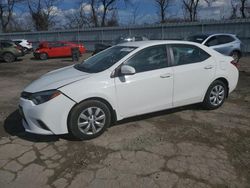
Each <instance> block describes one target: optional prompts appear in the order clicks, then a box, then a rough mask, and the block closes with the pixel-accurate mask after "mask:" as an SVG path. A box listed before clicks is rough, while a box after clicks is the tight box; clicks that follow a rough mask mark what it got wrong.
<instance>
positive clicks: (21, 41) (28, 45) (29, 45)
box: [12, 39, 33, 53]
mask: <svg viewBox="0 0 250 188" xmlns="http://www.w3.org/2000/svg"><path fill="white" fill-rule="evenodd" d="M12 41H13V42H14V43H15V44H19V45H21V46H22V47H23V48H24V49H25V53H27V52H31V51H33V47H32V43H31V42H30V41H28V40H26V39H13V40H12Z"/></svg>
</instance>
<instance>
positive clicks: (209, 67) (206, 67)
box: [204, 65, 214, 69]
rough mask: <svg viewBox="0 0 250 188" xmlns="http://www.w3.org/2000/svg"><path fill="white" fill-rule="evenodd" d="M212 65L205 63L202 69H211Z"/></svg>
mask: <svg viewBox="0 0 250 188" xmlns="http://www.w3.org/2000/svg"><path fill="white" fill-rule="evenodd" d="M213 67H214V66H213V65H207V66H205V67H204V69H212V68H213Z"/></svg>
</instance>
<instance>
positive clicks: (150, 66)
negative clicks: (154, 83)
mask: <svg viewBox="0 0 250 188" xmlns="http://www.w3.org/2000/svg"><path fill="white" fill-rule="evenodd" d="M125 64H126V65H130V66H132V67H134V68H135V70H136V72H137V73H139V72H145V71H150V70H155V69H161V68H165V67H167V66H168V60H167V50H166V46H165V45H159V46H153V47H149V48H146V49H143V50H141V51H140V52H138V53H137V54H135V56H133V57H132V58H131V59H129V60H128V61H127V62H126V63H125Z"/></svg>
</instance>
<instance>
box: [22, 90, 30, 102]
mask: <svg viewBox="0 0 250 188" xmlns="http://www.w3.org/2000/svg"><path fill="white" fill-rule="evenodd" d="M31 95H32V93H29V92H26V91H23V92H22V93H21V97H22V98H24V99H28V100H29V99H30V98H31Z"/></svg>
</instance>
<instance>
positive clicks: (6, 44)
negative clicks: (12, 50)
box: [1, 42, 12, 48]
mask: <svg viewBox="0 0 250 188" xmlns="http://www.w3.org/2000/svg"><path fill="white" fill-rule="evenodd" d="M11 46H12V44H11V43H8V42H1V47H3V48H9V47H11Z"/></svg>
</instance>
